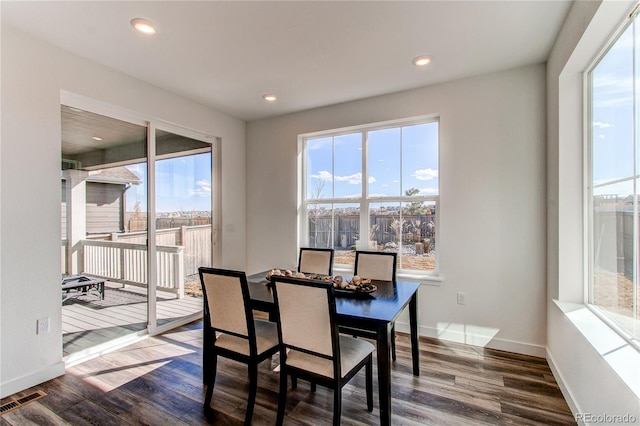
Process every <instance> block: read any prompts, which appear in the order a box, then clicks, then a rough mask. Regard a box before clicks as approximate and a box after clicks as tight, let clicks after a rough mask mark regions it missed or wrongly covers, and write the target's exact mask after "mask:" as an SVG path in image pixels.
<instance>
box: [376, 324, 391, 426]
mask: <svg viewBox="0 0 640 426" xmlns="http://www.w3.org/2000/svg"><path fill="white" fill-rule="evenodd" d="M390 326H391V323H386V324H383V325H381V326H380V327H379V329H378V333H377V335H378V341H377V352H378V394H379V397H380V424H381V425H382V426H388V425H390V424H391V356H390V351H391V330H390Z"/></svg>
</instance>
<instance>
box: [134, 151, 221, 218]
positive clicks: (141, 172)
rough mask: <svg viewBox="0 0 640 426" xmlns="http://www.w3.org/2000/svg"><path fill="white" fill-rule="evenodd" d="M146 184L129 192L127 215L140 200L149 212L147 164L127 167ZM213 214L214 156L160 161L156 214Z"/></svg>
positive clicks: (202, 155)
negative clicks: (203, 212) (212, 183)
mask: <svg viewBox="0 0 640 426" xmlns="http://www.w3.org/2000/svg"><path fill="white" fill-rule="evenodd" d="M127 168H128V169H129V170H131V171H132V172H133V173H135V174H136V176H138V177H139V178H140V179H141V180H142V184H140V185H133V186H132V187H131V188H130V189H129V190H128V191H127V211H128V212H131V211H133V206H134V204H135V203H136V201H137V200H139V201H140V205H141V211H142V212H146V211H147V177H146V174H147V164H146V163H141V164H135V165H132V166H127ZM194 210H196V211H201V210H205V211H211V154H210V153H206V154H197V155H190V156H185V157H178V158H171V159H166V160H158V161H156V211H157V212H162V213H170V212H179V211H194Z"/></svg>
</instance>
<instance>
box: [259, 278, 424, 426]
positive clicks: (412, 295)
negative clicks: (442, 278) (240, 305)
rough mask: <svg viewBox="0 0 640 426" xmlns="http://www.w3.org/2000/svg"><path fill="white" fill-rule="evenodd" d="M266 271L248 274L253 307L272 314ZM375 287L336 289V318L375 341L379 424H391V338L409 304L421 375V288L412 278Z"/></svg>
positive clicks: (414, 351) (413, 355) (413, 348)
mask: <svg viewBox="0 0 640 426" xmlns="http://www.w3.org/2000/svg"><path fill="white" fill-rule="evenodd" d="M266 274H267V271H262V272H259V273H256V274H253V275H249V276H247V283H248V284H249V294H250V296H251V305H252V308H253V309H254V310H258V311H264V312H267V313H269V314H270V315H272V316H271V317H272V318H273V317H274V316H273V313H274V311H275V309H276V307H275V303H274V301H273V295H272V293H271V286H270V282H269V281H268V280H267V278H266ZM372 284H373V285H375V286H376V288H377V289H376V291H374V292H371V293H364V294H358V293H355V292H349V291H336V314H337V316H336V320H337V323H338V326H339V327H344V328H346V329H357V330H363V331H366V332H368V333H370V335H371V337H372V338H373V339H375V342H376V355H377V365H378V394H379V401H380V424H381V425H384V426H386V425H390V424H391V365H392V357H391V339H392V336H393V332H392V329H393V327H394V322H395V320H396V319H397V318H398V317H399V316H400V314H401V313H402V311H403V310H404V309H405V308H406V307H407V306H408V307H409V326H410V336H411V358H412V363H413V375H414V376H419V375H420V360H419V353H420V351H419V347H418V314H417V309H418V300H417V299H418V297H417V295H418V288H419V287H420V283H419V282H413V281H397V280H396V281H372Z"/></svg>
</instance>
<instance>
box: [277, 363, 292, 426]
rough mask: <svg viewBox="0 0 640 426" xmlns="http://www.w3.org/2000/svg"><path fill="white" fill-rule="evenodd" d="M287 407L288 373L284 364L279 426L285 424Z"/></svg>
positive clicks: (278, 418) (279, 401) (281, 367)
mask: <svg viewBox="0 0 640 426" xmlns="http://www.w3.org/2000/svg"><path fill="white" fill-rule="evenodd" d="M280 359H282V358H280ZM292 378H293V377H292ZM285 405H287V373H286V372H285V369H284V367H283V366H282V364H280V394H279V395H278V416H277V418H276V425H277V426H282V423H283V422H284V409H285Z"/></svg>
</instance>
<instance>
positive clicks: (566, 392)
mask: <svg viewBox="0 0 640 426" xmlns="http://www.w3.org/2000/svg"><path fill="white" fill-rule="evenodd" d="M547 364H549V368H550V369H551V373H552V374H553V378H554V379H556V383H558V387H559V388H560V392H562V396H564V399H565V401H567V405H568V406H569V409H570V410H571V413H572V414H573V417H574V418H575V417H576V413H582V412H583V411H582V410H581V409H580V407H578V404H577V403H576V401H575V399H574V398H573V393H572V392H571V390H570V389H569V388H568V387H567V384H566V381H565V380H564V377H563V376H562V374H561V373H560V370H558V367H557V366H556V363H555V361H554V360H553V356H552V355H551V352H549V350H548V349H547ZM576 422H577V423H578V424H579V425H580V426H584V425H585V424H586V423H585V422H584V420H583V419H576Z"/></svg>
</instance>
